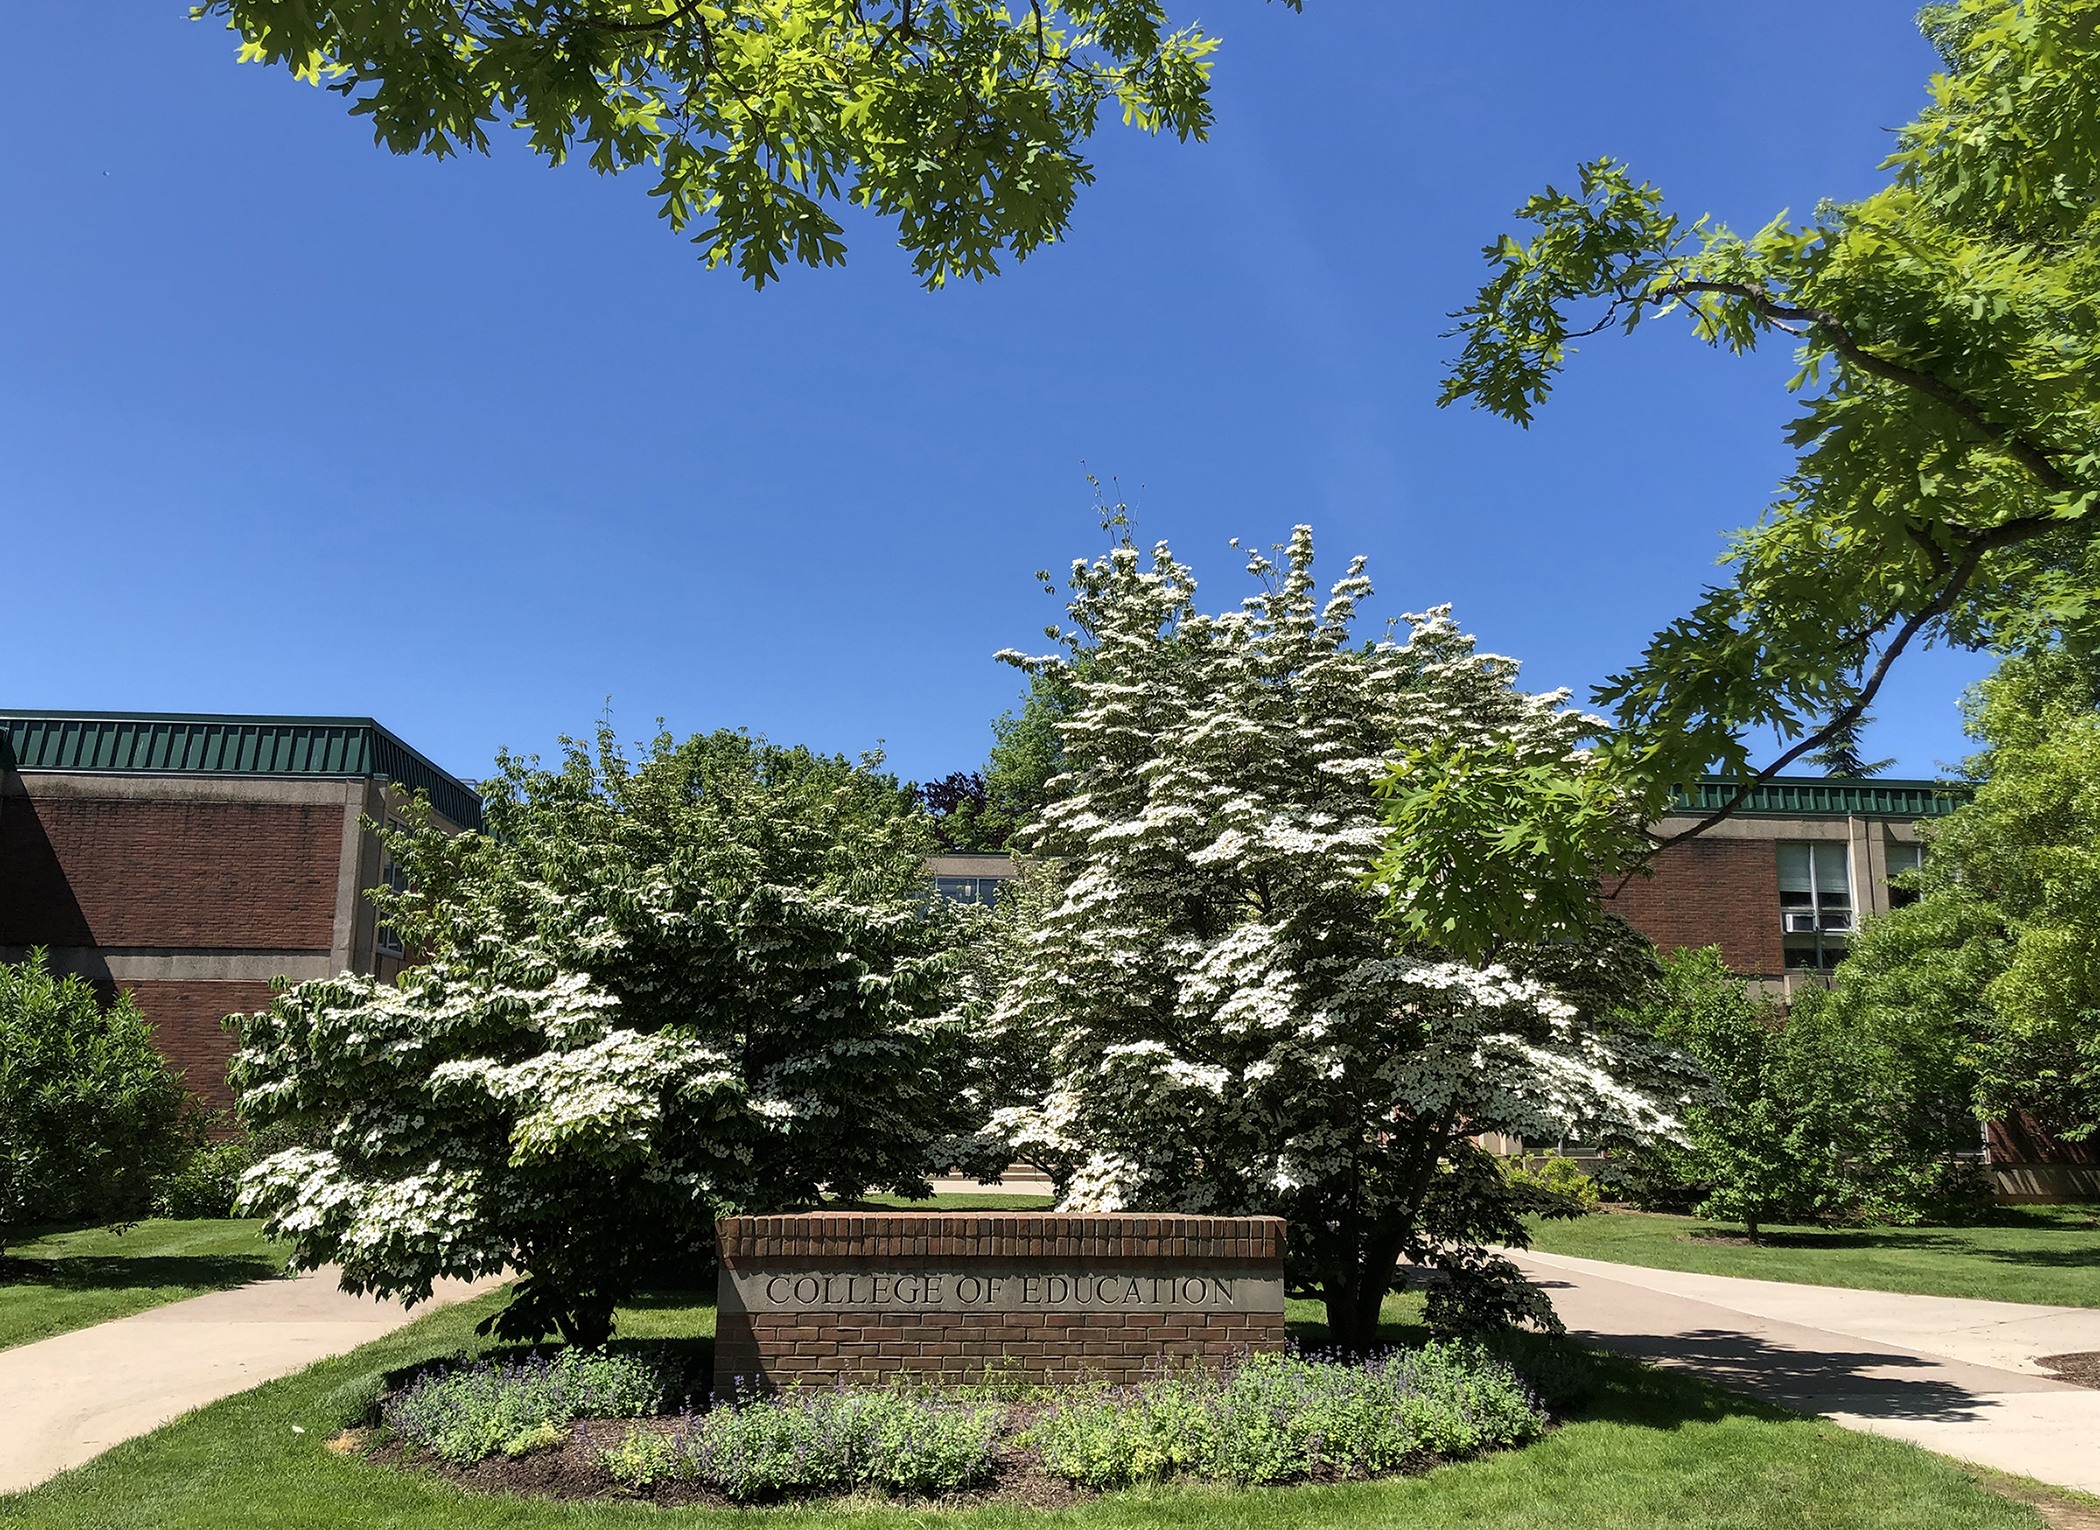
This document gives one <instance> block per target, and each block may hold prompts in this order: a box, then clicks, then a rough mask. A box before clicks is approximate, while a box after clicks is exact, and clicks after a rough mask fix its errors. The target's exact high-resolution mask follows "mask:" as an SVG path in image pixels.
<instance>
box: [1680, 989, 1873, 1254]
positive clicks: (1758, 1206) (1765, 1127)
mask: <svg viewBox="0 0 2100 1530" xmlns="http://www.w3.org/2000/svg"><path fill="white" fill-rule="evenodd" d="M1649 1018H1650V1025H1651V1028H1652V1029H1653V1031H1654V1033H1655V1035H1656V1036H1657V1038H1658V1039H1659V1040H1663V1041H1667V1042H1670V1043H1672V1044H1673V1045H1676V1046H1679V1047H1682V1048H1683V1049H1684V1050H1685V1051H1686V1052H1687V1053H1689V1054H1690V1055H1691V1056H1692V1057H1693V1058H1694V1059H1696V1060H1697V1061H1698V1063H1699V1065H1700V1066H1701V1067H1702V1068H1703V1069H1704V1070H1705V1071H1706V1074H1707V1077H1708V1079H1709V1080H1710V1081H1711V1089H1710V1091H1709V1093H1708V1094H1707V1095H1706V1097H1705V1098H1704V1099H1703V1100H1702V1101H1701V1102H1700V1103H1698V1104H1696V1105H1694V1106H1693V1107H1692V1108H1691V1109H1690V1110H1689V1111H1687V1112H1686V1114H1685V1126H1686V1129H1687V1134H1688V1136H1689V1138H1690V1143H1689V1146H1688V1147H1686V1148H1685V1149H1683V1150H1682V1151H1681V1152H1676V1153H1673V1152H1672V1151H1671V1150H1670V1149H1669V1148H1668V1147H1665V1148H1664V1149H1663V1150H1662V1152H1663V1154H1665V1155H1667V1157H1666V1159H1665V1161H1666V1162H1668V1161H1671V1160H1674V1166H1675V1170H1676V1174H1677V1176H1679V1177H1680V1178H1681V1179H1682V1180H1684V1181H1685V1182H1688V1183H1691V1184H1694V1185H1697V1186H1699V1187H1700V1188H1701V1189H1702V1190H1703V1192H1704V1195H1703V1199H1702V1200H1701V1201H1700V1204H1699V1205H1698V1207H1697V1210H1698V1214H1699V1215H1700V1216H1704V1217H1714V1218H1718V1219H1721V1220H1724V1221H1731V1222H1741V1223H1742V1224H1743V1226H1744V1228H1745V1229H1746V1230H1747V1231H1748V1232H1749V1234H1750V1236H1751V1237H1752V1238H1756V1237H1759V1236H1761V1234H1762V1229H1763V1228H1764V1226H1765V1224H1767V1223H1771V1222H1781V1221H1801V1220H1811V1221H1812V1220H1817V1219H1819V1218H1821V1217H1822V1216H1824V1215H1826V1214H1829V1213H1833V1212H1836V1211H1838V1210H1839V1209H1841V1208H1842V1206H1843V1204H1844V1200H1845V1193H1844V1188H1843V1175H1842V1172H1841V1169H1842V1163H1841V1159H1840V1153H1839V1148H1838V1145H1837V1143H1836V1142H1835V1140H1834V1134H1833V1132H1832V1130H1831V1128H1832V1125H1833V1122H1832V1120H1831V1117H1830V1111H1829V1108H1828V1107H1829V1105H1830V1103H1831V1102H1830V1101H1829V1100H1828V1099H1827V1098H1826V1097H1825V1096H1824V1095H1823V1093H1822V1092H1820V1091H1817V1090H1814V1089H1813V1088H1803V1087H1802V1086H1803V1085H1804V1084H1807V1083H1808V1082H1809V1081H1808V1080H1806V1079H1804V1078H1803V1077H1802V1076H1801V1073H1802V1071H1803V1070H1801V1069H1799V1068H1797V1067H1795V1066H1792V1064H1793V1062H1794V1061H1795V1059H1794V1058H1793V1057H1792V1056H1791V1055H1790V1051H1789V1048H1788V1045H1787V1041H1788V1035H1787V1028H1786V1026H1785V1024H1784V1022H1783V1021H1782V1019H1781V1017H1780V1015H1779V1013H1778V1011H1777V1010H1776V1008H1775V1007H1773V1006H1771V1005H1761V1004H1758V1003H1756V1002H1754V1001H1753V1000H1752V999H1751V998H1750V995H1749V990H1748V988H1747V987H1746V985H1745V984H1744V982H1743V980H1742V979H1741V978H1739V977H1737V976H1735V974H1733V973H1732V972H1730V971H1729V970H1728V968H1727V966H1726V965H1725V964H1724V963H1723V962H1722V960H1721V953H1720V951H1719V949H1718V948H1713V947H1709V948H1708V949H1706V950H1703V951H1681V952H1679V953H1677V955H1676V956H1675V957H1674V958H1671V959H1669V960H1668V961H1666V962H1665V963H1664V977H1663V993H1662V995H1661V998H1660V1002H1659V1003H1658V1004H1657V1005H1656V1006H1655V1009H1654V1010H1653V1011H1652V1012H1651V1015H1650V1017H1649ZM1654 1162H1655V1161H1654V1159H1652V1158H1651V1159H1650V1172H1651V1173H1652V1172H1653V1166H1654Z"/></svg>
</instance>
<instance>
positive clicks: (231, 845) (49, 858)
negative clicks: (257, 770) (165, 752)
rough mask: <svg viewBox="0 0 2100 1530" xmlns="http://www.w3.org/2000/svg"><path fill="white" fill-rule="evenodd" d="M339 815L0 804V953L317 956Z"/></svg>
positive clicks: (337, 848)
mask: <svg viewBox="0 0 2100 1530" xmlns="http://www.w3.org/2000/svg"><path fill="white" fill-rule="evenodd" d="M342 846H343V809H342V807H341V805H340V804H333V805H331V804H321V803H282V802H184V801H174V802H156V801H151V800H138V799H131V798H110V799H97V798H92V797H51V798H44V799H34V798H30V797H25V796H8V797H5V798H0V867H5V868H6V873H7V874H6V875H5V876H0V946H96V947H153V948H167V947H176V948H184V949H192V950H194V949H211V948H238V949H248V950H253V949H272V950H276V949H286V950H310V951H326V950H328V949H329V948H330V946H331V945H332V944H333V943H334V939H335V903H336V871H337V867H338V864H339V863H340V861H341V858H342Z"/></svg>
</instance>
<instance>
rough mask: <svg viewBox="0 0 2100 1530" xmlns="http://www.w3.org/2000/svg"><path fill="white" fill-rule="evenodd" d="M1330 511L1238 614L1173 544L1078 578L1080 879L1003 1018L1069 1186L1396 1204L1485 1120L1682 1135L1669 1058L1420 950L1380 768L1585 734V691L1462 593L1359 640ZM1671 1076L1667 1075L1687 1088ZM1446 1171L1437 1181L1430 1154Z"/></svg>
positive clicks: (1068, 878)
mask: <svg viewBox="0 0 2100 1530" xmlns="http://www.w3.org/2000/svg"><path fill="white" fill-rule="evenodd" d="M1311 563H1312V543H1311V537H1310V533H1309V532H1308V531H1307V530H1306V529H1305V528H1303V527H1300V528H1299V529H1298V531H1297V533H1296V534H1295V535H1294V537H1293V538H1292V541H1291V544H1290V546H1289V549H1288V552H1287V554H1286V556H1285V559H1284V562H1283V564H1282V565H1281V566H1280V567H1279V566H1276V565H1272V564H1271V563H1270V562H1269V561H1268V560H1266V559H1263V558H1260V557H1255V558H1253V559H1251V560H1250V567H1251V569H1252V571H1253V572H1254V573H1255V574H1257V575H1258V576H1260V577H1261V578H1262V579H1263V580H1264V583H1265V584H1266V585H1267V593H1265V594H1263V595H1260V596H1257V597H1255V598H1253V599H1251V600H1249V601H1247V602H1246V603H1245V605H1244V606H1243V608H1242V609H1241V610H1239V611H1236V612H1229V613H1226V614H1224V615H1218V616H1210V615H1204V614H1201V613H1199V612H1198V611H1197V610H1196V607H1195V603H1194V595H1195V586H1194V582H1193V580H1192V579H1191V577H1190V576H1189V573H1188V570H1187V569H1186V568H1184V567H1183V566H1182V565H1180V564H1178V563H1176V562H1175V561H1174V560H1173V559H1172V557H1171V555H1170V554H1169V553H1168V552H1167V550H1166V549H1165V547H1164V546H1162V547H1160V548H1158V549H1157V550H1155V552H1154V553H1153V555H1152V557H1151V558H1150V559H1149V560H1146V559H1144V558H1142V557H1141V556H1140V555H1139V553H1138V552H1137V550H1136V549H1134V548H1132V547H1129V546H1127V545H1126V546H1122V547H1119V548H1117V549H1116V550H1114V551H1113V552H1112V553H1111V554H1109V555H1108V556H1107V557H1105V558H1103V559H1101V560H1099V561H1097V562H1095V563H1093V564H1091V565H1087V564H1082V565H1079V566H1078V567H1076V568H1075V570H1074V573H1073V585H1074V589H1075V597H1074V599H1073V601H1072V605H1071V611H1072V614H1073V617H1074V621H1075V626H1076V629H1077V630H1076V631H1075V632H1074V633H1073V634H1072V635H1071V636H1070V638H1069V639H1068V640H1067V641H1068V644H1069V646H1070V647H1071V648H1072V650H1073V652H1074V654H1075V658H1074V659H1072V660H1065V659H1062V658H1047V659H1030V660H1020V661H1019V662H1022V663H1024V664H1027V665H1031V666H1036V667H1041V666H1046V665H1053V664H1064V665H1068V666H1069V668H1068V683H1069V686H1070V689H1071V692H1072V694H1073V696H1074V697H1075V698H1076V700H1075V705H1074V706H1073V708H1072V710H1071V711H1070V713H1069V714H1068V715H1067V717H1066V719H1065V720H1064V723H1063V738H1064V743H1065V752H1066V757H1067V759H1068V761H1069V762H1070V774H1069V776H1068V777H1066V778H1065V784H1066V785H1067V786H1068V787H1069V791H1068V793H1067V794H1066V795H1065V796H1064V797H1063V798H1062V799H1061V800H1059V801H1057V802H1056V803H1054V804H1053V805H1052V806H1050V807H1049V808H1047V809H1046V810H1045V811H1044V812H1043V813H1042V815H1041V816H1040V818H1039V820H1038V821H1037V822H1036V823H1035V824H1034V825H1033V826H1032V829H1031V834H1032V841H1031V843H1030V844H1029V845H1028V846H1027V848H1029V849H1030V850H1032V851H1034V852H1035V853H1037V854H1038V855H1040V856H1041V857H1043V862H1042V864H1043V866H1044V868H1045V869H1044V870H1043V871H1042V872H1041V873H1040V874H1041V875H1042V876H1044V877H1047V878H1050V879H1052V881H1053V882H1054V892H1053V895H1052V896H1051V897H1050V898H1049V899H1048V900H1047V901H1046V902H1045V903H1044V905H1043V907H1042V911H1041V912H1040V914H1039V915H1038V916H1036V917H1035V918H1034V919H1033V920H1032V921H1030V923H1029V926H1028V928H1027V929H1026V930H1025V932H1024V933H1023V935H1022V937H1021V938H1020V941H1019V952H1018V955H1017V957H1016V960H1015V964H1014V968H1013V971H1012V973H1011V975H1010V977H1009V979H1008V981H1007V982H1006V983H1005V985H1004V988H1003V991H1002V992H1001V994H1000V996H999V999H998V1004H997V1009H996V1012H995V1015H994V1021H995V1023H996V1024H998V1025H999V1026H1002V1027H1007V1028H1011V1029H1014V1030H1018V1031H1023V1032H1027V1033H1030V1034H1033V1035H1034V1036H1036V1037H1038V1038H1040V1044H1041V1045H1042V1047H1043V1048H1044V1049H1045V1051H1046V1052H1047V1054H1048V1057H1049V1060H1050V1071H1051V1074H1052V1076H1053V1077H1054V1079H1055V1083H1054V1086H1053V1087H1052V1088H1051V1089H1050V1090H1049V1091H1048V1092H1047V1094H1046V1096H1045V1098H1043V1099H1042V1100H1041V1101H1040V1102H1038V1103H1037V1104H1036V1105H1034V1106H1033V1107H1032V1108H1029V1107H1016V1108H1009V1109H1007V1110H1004V1111H1001V1112H1000V1113H999V1114H998V1115H997V1117H996V1118H995V1119H994V1121H993V1124H992V1127H991V1128H990V1130H991V1131H993V1132H994V1133H998V1134H1003V1136H1004V1138H1005V1140H1007V1141H1008V1142H1010V1143H1013V1144H1015V1145H1017V1146H1019V1145H1026V1144H1030V1143H1046V1144H1053V1145H1055V1146H1056V1147H1058V1148H1059V1149H1060V1150H1062V1151H1063V1152H1065V1153H1066V1154H1067V1155H1077V1154H1079V1153H1082V1152H1083V1153H1084V1154H1086V1155H1087V1156H1086V1158H1085V1162H1084V1168H1083V1169H1082V1170H1081V1171H1080V1172H1079V1173H1078V1175H1077V1176H1076V1177H1075V1178H1074V1179H1073V1181H1072V1185H1071V1191H1070V1197H1069V1202H1068V1204H1070V1205H1072V1206H1074V1207H1080V1206H1087V1207H1097V1208H1106V1207H1110V1206H1118V1205H1142V1206H1147V1207H1162V1208H1164V1207H1169V1206H1172V1207H1180V1208H1183V1209H1189V1210H1211V1209H1225V1210H1253V1209H1266V1210H1279V1209H1284V1210H1291V1211H1293V1212H1294V1213H1295V1214H1297V1215H1299V1216H1300V1217H1301V1219H1302V1220H1303V1219H1310V1222H1311V1225H1326V1224H1328V1223H1330V1222H1335V1221H1337V1220H1338V1219H1340V1220H1346V1219H1347V1218H1349V1217H1352V1216H1361V1217H1362V1218H1363V1219H1364V1222H1365V1225H1367V1226H1369V1225H1374V1224H1376V1223H1377V1221H1378V1219H1379V1218H1380V1217H1381V1216H1385V1215H1386V1214H1387V1212H1388V1211H1390V1210H1391V1208H1392V1207H1393V1206H1394V1205H1398V1204H1400V1203H1402V1202H1405V1201H1406V1200H1407V1198H1408V1197H1409V1196H1410V1195H1413V1196H1415V1198H1416V1203H1417V1210H1419V1201H1420V1194H1419V1192H1420V1186H1419V1185H1415V1184H1410V1183H1408V1182H1407V1181H1408V1179H1409V1176H1411V1175H1412V1176H1414V1178H1415V1179H1419V1178H1420V1173H1419V1172H1418V1171H1422V1163H1423V1155H1424V1153H1425V1152H1426V1154H1427V1161H1428V1163H1429V1165H1430V1167H1431V1168H1432V1169H1433V1168H1434V1166H1435V1164H1436V1163H1437V1162H1438V1161H1440V1160H1442V1159H1445V1158H1448V1157H1449V1156H1450V1155H1451V1154H1453V1153H1455V1152H1457V1151H1458V1145H1459V1144H1461V1143H1462V1142H1463V1140H1464V1138H1465V1137H1467V1136H1468V1135H1470V1134H1474V1133H1483V1132H1505V1133H1510V1134H1514V1135H1517V1136H1523V1137H1528V1138H1532V1139H1534V1140H1537V1139H1545V1140H1554V1139H1558V1138H1562V1137H1567V1136H1574V1135H1581V1136H1584V1137H1592V1138H1593V1137H1597V1136H1601V1135H1623V1136H1631V1137H1645V1136H1649V1135H1652V1134H1655V1133H1659V1132H1667V1131H1669V1130H1671V1129H1672V1127H1673V1124H1674V1123H1673V1119H1672V1108H1671V1106H1670V1105H1669V1104H1668V1103H1666V1096H1658V1094H1657V1093H1655V1092H1654V1091H1653V1090H1651V1089H1650V1088H1649V1087H1648V1085H1649V1083H1650V1082H1652V1081H1654V1080H1656V1079H1663V1080H1664V1081H1665V1082H1667V1075H1668V1072H1669V1069H1668V1066H1667V1060H1666V1059H1662V1058H1660V1057H1659V1054H1657V1053H1655V1052H1654V1050H1653V1049H1651V1048H1648V1047H1646V1046H1645V1045H1644V1044H1642V1043H1640V1042H1639V1041H1638V1040H1636V1039H1631V1038H1621V1037H1615V1036H1614V1035H1613V1034H1612V1033H1611V1032H1610V1031H1609V1030H1608V1029H1606V1028H1605V1027H1603V1026H1601V1025H1599V1024H1598V1023H1596V1018H1597V1017H1595V1016H1588V1015H1584V1014H1582V1013H1579V1012H1578V1010H1577V1008H1576V1006H1575V1005H1574V1004H1572V1003H1570V1002H1568V1000H1567V999H1566V998H1565V997H1563V996H1562V995H1561V994H1559V993H1557V992H1556V991H1554V990H1552V989H1551V988H1549V987H1547V986H1546V985H1544V984H1542V983H1540V982H1538V981H1536V980H1533V979H1531V978H1527V977H1524V976H1521V975H1518V974H1517V973H1514V972H1512V971H1510V970H1507V969H1506V968H1505V967H1503V966H1496V965H1488V966H1475V965H1469V964H1467V963H1464V962H1458V961H1450V960H1442V959H1439V958H1438V956H1437V953H1435V952H1434V951H1431V950H1418V949H1408V948H1406V947H1404V946H1403V945H1401V944H1399V943H1397V942H1396V940H1395V938H1394V937H1393V936H1392V935H1391V934H1390V933H1389V926H1388V925H1387V924H1386V922H1385V921H1384V920H1383V918H1382V910H1383V906H1384V902H1385V899H1384V895H1383V893H1382V891H1381V890H1380V889H1379V888H1378V887H1376V886H1374V885H1373V868H1374V866H1375V865H1376V863H1377V861H1378V858H1379V855H1380V852H1381V850H1382V848H1383V847H1384V844H1385V826H1384V823H1383V820H1382V817H1381V805H1380V802H1379V799H1378V796H1377V793H1376V784H1377V783H1378V781H1379V780H1380V779H1381V778H1382V777H1383V776H1384V775H1386V774H1387V773H1388V772H1389V770H1390V769H1391V766H1392V763H1393V761H1394V760H1395V759H1396V758H1398V757H1399V754H1400V752H1401V751H1403V750H1405V749H1407V748H1410V747H1412V746H1415V745H1417V744H1420V743H1422V742H1424V741H1427V740H1430V739H1433V738H1439V737H1442V738H1449V737H1452V736H1462V737H1465V738H1469V739H1478V740H1481V741H1483V742H1485V743H1488V744H1495V743H1497V742H1498V741H1514V743H1515V746H1516V747H1517V748H1518V749H1519V750H1520V751H1521V752H1522V753H1523V754H1524V755H1525V756H1527V757H1535V758H1543V759H1566V758H1569V757H1571V756H1572V755H1574V753H1575V751H1576V748H1577V743H1578V740H1579V739H1580V737H1581V735H1582V732H1583V729H1584V728H1585V726H1587V722H1586V720H1585V719H1583V718H1581V717H1579V716H1578V715H1577V714H1574V713H1572V712H1570V711H1569V710H1568V709H1567V708H1566V706H1565V701H1566V696H1565V694H1564V693H1552V694H1547V695H1526V694H1524V693H1522V692H1519V691H1517V690H1516V688H1515V677H1516V665H1515V664H1514V663H1513V662H1511V661H1510V660H1507V659H1503V658H1499V657H1496V656H1492V655H1484V654H1478V653H1475V652H1474V650H1473V646H1472V643H1471V641H1470V639H1467V638H1465V637H1464V636H1462V635H1461V634H1460V633H1459V632H1458V630H1457V629H1456V627H1455V626H1454V625H1453V624H1452V622H1451V618H1450V613H1449V611H1448V609H1441V610H1438V611H1433V612H1430V613H1428V614H1427V615H1425V616H1421V617H1415V618H1411V619H1410V620H1411V621H1412V622H1413V623H1414V631H1413V634H1412V637H1411V639H1410V640H1409V641H1407V642H1405V643H1395V642H1374V643H1369V644H1363V643H1358V642H1355V641H1353V640H1352V638H1351V635H1350V630H1349V624H1350V622H1351V620H1352V618H1353V616H1354V613H1355V606H1356V602H1357V601H1358V600H1360V599H1361V598H1362V597H1363V596H1364V595H1366V594H1367V593H1368V592H1369V584H1368V582H1367V581H1366V580H1365V579H1364V577H1363V573H1362V566H1361V563H1360V562H1359V563H1358V564H1355V565H1352V566H1351V568H1350V570H1349V573H1348V575H1347V577H1345V578H1344V579H1343V580H1342V581H1341V582H1340V583H1338V584H1337V585H1335V586H1334V588H1333V589H1332V591H1331V592H1330V594H1329V598H1328V599H1327V600H1326V601H1324V602H1321V601H1320V600H1318V598H1317V595H1316V592H1315V588H1314V585H1313V582H1312V576H1311ZM1666 1093H1667V1092H1666ZM1422 1172H1426V1171H1422Z"/></svg>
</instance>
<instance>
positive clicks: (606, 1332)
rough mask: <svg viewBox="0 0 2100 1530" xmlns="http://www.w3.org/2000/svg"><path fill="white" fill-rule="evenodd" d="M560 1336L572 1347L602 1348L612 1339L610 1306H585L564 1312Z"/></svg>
mask: <svg viewBox="0 0 2100 1530" xmlns="http://www.w3.org/2000/svg"><path fill="white" fill-rule="evenodd" d="M560 1322H561V1336H562V1337H563V1338H564V1339H566V1340H567V1341H568V1342H569V1347H570V1348H572V1349H603V1348H605V1346H606V1345H607V1344H608V1343H610V1342H611V1341H612V1331H613V1315H612V1309H611V1308H610V1307H605V1308H597V1307H592V1308H587V1309H583V1310H579V1311H574V1312H570V1313H568V1314H566V1315H565V1316H564V1317H563V1318H562V1319H561V1320H560Z"/></svg>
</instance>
